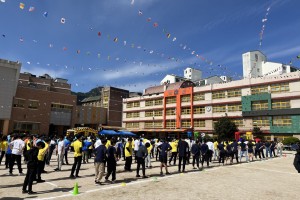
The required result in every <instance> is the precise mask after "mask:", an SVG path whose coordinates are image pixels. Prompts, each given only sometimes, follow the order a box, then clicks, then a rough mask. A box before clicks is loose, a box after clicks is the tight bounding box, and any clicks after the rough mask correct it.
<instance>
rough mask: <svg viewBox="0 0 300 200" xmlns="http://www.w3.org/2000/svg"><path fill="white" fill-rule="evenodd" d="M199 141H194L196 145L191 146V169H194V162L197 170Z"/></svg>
mask: <svg viewBox="0 0 300 200" xmlns="http://www.w3.org/2000/svg"><path fill="white" fill-rule="evenodd" d="M199 144H200V141H199V140H196V143H195V144H193V145H192V149H191V152H192V156H193V169H196V167H195V161H196V163H197V167H198V169H199V159H200V145H199Z"/></svg>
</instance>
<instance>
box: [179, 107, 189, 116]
mask: <svg viewBox="0 0 300 200" xmlns="http://www.w3.org/2000/svg"><path fill="white" fill-rule="evenodd" d="M181 114H182V115H189V114H191V109H190V108H182V110H181Z"/></svg>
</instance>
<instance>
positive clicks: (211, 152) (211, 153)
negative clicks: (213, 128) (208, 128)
mask: <svg viewBox="0 0 300 200" xmlns="http://www.w3.org/2000/svg"><path fill="white" fill-rule="evenodd" d="M206 144H207V146H208V158H209V162H211V160H212V156H213V153H214V143H212V141H210V139H208V142H206Z"/></svg>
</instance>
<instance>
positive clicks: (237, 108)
mask: <svg viewBox="0 0 300 200" xmlns="http://www.w3.org/2000/svg"><path fill="white" fill-rule="evenodd" d="M227 107H228V112H237V111H242V105H241V104H232V105H228V106H227Z"/></svg>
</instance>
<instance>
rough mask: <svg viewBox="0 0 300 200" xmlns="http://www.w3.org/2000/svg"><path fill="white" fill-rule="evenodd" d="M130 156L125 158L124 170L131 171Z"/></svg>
mask: <svg viewBox="0 0 300 200" xmlns="http://www.w3.org/2000/svg"><path fill="white" fill-rule="evenodd" d="M131 163H132V156H128V157H126V158H125V170H127V171H130V170H131Z"/></svg>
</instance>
